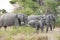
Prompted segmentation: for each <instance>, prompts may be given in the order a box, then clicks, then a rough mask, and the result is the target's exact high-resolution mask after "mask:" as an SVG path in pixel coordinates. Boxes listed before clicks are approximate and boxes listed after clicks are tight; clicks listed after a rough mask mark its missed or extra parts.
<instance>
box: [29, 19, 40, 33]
mask: <svg viewBox="0 0 60 40" xmlns="http://www.w3.org/2000/svg"><path fill="white" fill-rule="evenodd" d="M28 25H30V26H32V27H33V28H36V32H37V33H38V32H39V28H40V26H39V21H38V20H30V21H29V22H28Z"/></svg>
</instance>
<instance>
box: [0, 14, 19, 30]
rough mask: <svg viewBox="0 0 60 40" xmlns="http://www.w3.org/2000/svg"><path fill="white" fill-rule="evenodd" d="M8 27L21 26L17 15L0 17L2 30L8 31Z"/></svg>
mask: <svg viewBox="0 0 60 40" xmlns="http://www.w3.org/2000/svg"><path fill="white" fill-rule="evenodd" d="M7 26H19V19H18V17H17V14H12V13H6V14H3V15H1V16H0V28H1V27H4V28H5V29H6V28H7Z"/></svg>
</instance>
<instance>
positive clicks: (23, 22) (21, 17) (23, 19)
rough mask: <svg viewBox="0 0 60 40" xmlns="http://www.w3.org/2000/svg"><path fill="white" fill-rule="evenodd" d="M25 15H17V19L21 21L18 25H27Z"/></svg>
mask: <svg viewBox="0 0 60 40" xmlns="http://www.w3.org/2000/svg"><path fill="white" fill-rule="evenodd" d="M27 17H28V16H27V15H26V14H18V18H19V19H20V20H21V23H19V24H21V25H22V24H27Z"/></svg>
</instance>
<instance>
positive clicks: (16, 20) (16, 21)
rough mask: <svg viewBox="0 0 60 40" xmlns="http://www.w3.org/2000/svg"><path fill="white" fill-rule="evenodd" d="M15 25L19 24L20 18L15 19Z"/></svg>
mask: <svg viewBox="0 0 60 40" xmlns="http://www.w3.org/2000/svg"><path fill="white" fill-rule="evenodd" d="M15 26H19V21H18V18H16V19H15Z"/></svg>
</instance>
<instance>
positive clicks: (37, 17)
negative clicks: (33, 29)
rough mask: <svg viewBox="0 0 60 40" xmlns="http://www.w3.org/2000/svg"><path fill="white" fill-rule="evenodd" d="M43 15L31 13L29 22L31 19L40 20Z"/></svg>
mask: <svg viewBox="0 0 60 40" xmlns="http://www.w3.org/2000/svg"><path fill="white" fill-rule="evenodd" d="M41 17H42V15H29V16H28V22H29V21H30V20H40V19H41Z"/></svg>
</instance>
